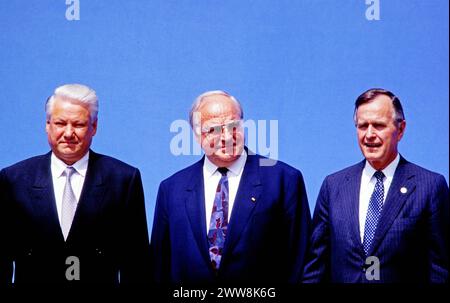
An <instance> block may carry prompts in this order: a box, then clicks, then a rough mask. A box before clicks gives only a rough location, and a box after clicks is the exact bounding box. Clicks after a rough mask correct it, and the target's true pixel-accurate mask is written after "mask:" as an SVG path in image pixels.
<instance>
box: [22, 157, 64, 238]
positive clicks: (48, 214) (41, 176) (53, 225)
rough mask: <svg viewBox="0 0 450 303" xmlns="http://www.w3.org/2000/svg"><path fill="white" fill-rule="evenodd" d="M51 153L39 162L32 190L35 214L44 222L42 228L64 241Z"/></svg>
mask: <svg viewBox="0 0 450 303" xmlns="http://www.w3.org/2000/svg"><path fill="white" fill-rule="evenodd" d="M50 156H51V152H50V153H47V154H46V155H45V156H44V157H43V158H42V159H41V160H39V161H40V162H39V164H38V168H37V169H36V174H35V179H34V182H33V184H32V185H31V188H30V193H31V201H32V207H33V213H34V214H35V218H37V219H38V220H42V222H41V226H45V229H46V230H47V232H48V233H49V234H53V236H54V237H55V238H59V240H61V241H64V238H63V235H62V231H61V227H60V224H59V219H58V212H57V210H56V202H55V194H54V190H53V181H52V173H51V169H50Z"/></svg>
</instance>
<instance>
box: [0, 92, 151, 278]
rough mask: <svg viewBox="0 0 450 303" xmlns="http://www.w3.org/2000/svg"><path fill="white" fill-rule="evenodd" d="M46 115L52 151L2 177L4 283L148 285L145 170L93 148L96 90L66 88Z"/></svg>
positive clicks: (0, 253)
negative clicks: (143, 182)
mask: <svg viewBox="0 0 450 303" xmlns="http://www.w3.org/2000/svg"><path fill="white" fill-rule="evenodd" d="M45 110H46V116H47V119H46V132H47V136H48V142H49V145H50V147H51V151H50V152H48V153H47V154H45V155H41V156H37V157H33V158H30V159H27V160H24V161H21V162H19V163H16V164H14V165H12V166H10V167H7V168H4V169H3V170H1V172H0V243H1V246H2V249H1V250H0V284H9V283H11V282H12V277H13V275H14V282H15V283H17V284H20V283H36V282H39V283H41V282H43V283H66V282H67V283H79V282H89V283H92V282H94V283H107V284H117V283H130V282H144V281H145V280H146V279H147V278H148V272H149V268H148V266H149V262H148V260H147V258H148V256H149V241H148V233H147V222H146V214H145V203H144V193H143V188H142V181H141V176H140V172H139V170H138V169H137V168H134V167H132V166H130V165H128V164H125V163H123V162H121V161H119V160H117V159H114V158H111V157H108V156H105V155H101V154H97V153H95V152H93V151H92V150H90V146H91V143H92V138H93V137H94V135H95V134H96V132H97V121H98V119H97V113H98V100H97V96H96V93H95V91H94V90H92V89H91V88H89V87H87V86H85V85H80V84H67V85H63V86H60V87H58V88H57V89H56V90H55V91H54V93H53V95H52V96H51V97H50V98H49V99H48V100H47V103H46V107H45Z"/></svg>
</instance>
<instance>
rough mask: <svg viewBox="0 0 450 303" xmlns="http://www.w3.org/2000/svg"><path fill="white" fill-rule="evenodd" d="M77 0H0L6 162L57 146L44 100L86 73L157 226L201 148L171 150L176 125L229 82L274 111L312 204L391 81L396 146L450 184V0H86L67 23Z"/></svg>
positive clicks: (109, 138) (106, 134)
mask: <svg viewBox="0 0 450 303" xmlns="http://www.w3.org/2000/svg"><path fill="white" fill-rule="evenodd" d="M73 2H74V1H70V0H69V1H68V3H69V4H66V1H65V0H40V1H27V0H8V1H6V0H1V2H0V128H1V131H0V168H3V167H6V166H9V165H11V164H13V163H15V162H18V161H20V160H22V159H25V158H28V157H31V156H34V155H37V154H43V153H45V152H47V151H48V150H49V147H48V143H47V138H46V134H45V129H44V127H45V113H44V102H45V100H46V98H47V97H48V96H49V95H50V94H51V93H52V91H53V90H54V88H55V87H56V86H59V85H61V84H65V83H73V82H79V83H84V84H87V85H89V86H91V87H93V88H94V89H95V90H96V91H97V94H98V96H99V99H100V113H99V124H98V132H97V135H96V137H95V138H94V142H93V145H92V148H93V149H94V150H95V151H97V152H99V153H104V154H108V155H111V156H114V157H116V158H119V159H121V160H123V161H125V162H127V163H129V164H131V165H134V166H136V167H138V168H139V169H140V170H141V173H142V177H143V183H144V188H145V195H146V206H147V215H148V222H149V228H150V229H151V225H152V221H153V209H154V203H155V199H156V194H157V190H158V185H159V183H160V181H161V180H163V179H164V178H166V177H168V176H170V175H171V174H172V173H174V172H176V171H177V170H179V169H181V168H183V167H185V166H187V165H189V164H191V163H193V162H194V161H197V160H198V159H199V157H200V156H198V155H183V156H174V155H173V154H172V153H171V150H170V142H171V140H172V139H173V138H174V136H175V135H176V133H173V132H171V131H170V125H171V123H172V122H173V121H175V120H178V119H187V115H188V111H189V108H190V105H191V103H192V101H193V99H194V98H195V97H196V96H197V95H199V94H200V93H202V92H204V91H206V90H212V89H223V90H226V91H228V92H229V93H231V94H233V95H234V96H236V97H237V98H238V99H239V100H240V101H241V102H242V105H243V107H244V111H245V118H246V119H252V120H266V121H269V120H277V121H278V151H279V153H278V158H279V159H280V160H282V161H284V162H287V163H288V164H290V165H292V166H294V167H296V168H298V169H300V170H301V171H302V172H303V174H304V177H305V181H306V187H307V192H308V196H309V199H310V206H311V210H313V208H314V206H315V201H316V197H317V194H318V191H319V188H320V185H321V183H322V181H323V179H324V177H325V176H326V175H327V174H330V173H332V172H334V171H336V170H339V169H341V168H344V167H346V166H348V165H351V164H353V163H355V162H357V161H360V160H361V159H362V156H361V152H360V150H359V148H358V145H357V141H356V131H355V128H354V125H353V121H352V114H353V104H354V100H355V98H356V97H357V96H358V95H359V94H360V93H362V92H363V91H365V90H366V89H368V88H370V87H383V88H387V89H390V90H392V91H393V92H394V93H396V94H397V95H398V96H399V98H400V100H402V102H403V105H404V109H405V114H406V119H407V128H406V134H405V137H404V138H403V140H402V142H401V143H400V152H401V153H402V154H403V156H405V157H406V158H407V159H408V160H410V161H413V162H415V163H417V164H419V165H422V166H425V167H426V168H428V169H431V170H434V171H437V172H439V173H442V174H443V175H444V176H445V177H446V179H447V182H448V176H449V173H448V167H449V141H448V140H449V139H448V138H449V116H448V115H449V109H448V107H449V85H448V83H449V40H448V37H449V16H448V11H449V10H448V9H449V8H448V6H449V2H448V1H447V0H428V1H423V0H379V1H375V0H373V1H367V2H368V4H366V0H346V1H333V0H315V1H311V0H290V1H287V0H277V1H269V0H259V1H250V0H248V1H242V0H225V1H223V0H222V1H218V0H202V1H200V0H198V1H194V0H190V1H189V0H177V1H174V0H172V1H171V0H159V1H157V0H154V1H144V0H142V1H140V0H127V1H125V0H124V1H119V0H109V1H108V0H80V1H79V3H80V6H79V11H78V12H79V20H73V21H69V20H68V19H67V18H66V11H67V13H68V14H69V16H68V17H69V19H71V18H74V17H77V16H76V13H77V11H76V10H74V7H73ZM75 2H76V1H75ZM71 3H72V4H71ZM378 3H379V18H378V19H379V20H369V19H370V18H369V19H368V18H367V16H366V13H368V14H369V15H370V14H371V13H375V14H372V15H373V16H375V17H377V16H376V13H377V11H374V10H372V9H375V8H376V7H375V6H374V5H377V4H378ZM367 10H369V11H368V12H367ZM71 16H74V17H71ZM369 17H370V16H369Z"/></svg>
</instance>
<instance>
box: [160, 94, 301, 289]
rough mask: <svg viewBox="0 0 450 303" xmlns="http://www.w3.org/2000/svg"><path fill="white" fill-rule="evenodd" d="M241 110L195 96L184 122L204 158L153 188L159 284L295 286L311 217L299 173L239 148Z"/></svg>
mask: <svg viewBox="0 0 450 303" xmlns="http://www.w3.org/2000/svg"><path fill="white" fill-rule="evenodd" d="M242 118H243V111H242V107H241V105H240V104H239V102H238V101H237V100H236V99H235V98H234V97H232V96H231V95H229V94H227V93H225V92H223V91H211V92H206V93H204V94H202V95H200V96H199V97H198V98H197V99H196V101H195V102H194V104H193V106H192V109H191V112H190V121H191V126H192V128H193V131H194V134H195V136H196V138H197V140H198V142H199V144H200V145H201V147H202V149H203V151H204V152H205V155H206V156H205V157H203V158H202V159H201V160H200V161H198V162H197V163H195V164H193V165H192V166H189V167H187V168H185V169H183V170H181V171H179V172H178V173H176V174H174V175H173V176H171V177H169V178H168V179H166V180H164V181H163V182H162V183H161V185H160V188H159V192H158V197H157V202H156V210H155V218H154V223H153V231H152V237H151V247H152V255H153V267H154V277H155V280H156V282H158V283H203V284H205V283H207V284H209V283H215V282H219V281H220V282H221V283H224V282H225V283H226V282H234V283H240V282H247V283H249V282H278V283H289V282H290V283H294V282H298V281H299V278H300V275H301V271H302V268H303V258H304V254H305V252H306V248H307V243H308V232H309V223H310V212H309V206H308V201H307V196H306V192H305V185H304V181H303V177H302V174H301V173H300V171H298V170H297V169H295V168H293V167H290V166H288V165H287V164H285V163H282V162H280V161H273V160H272V161H270V159H267V158H264V157H261V156H258V155H253V154H251V152H250V151H249V150H248V149H247V148H245V147H244V131H243V125H242Z"/></svg>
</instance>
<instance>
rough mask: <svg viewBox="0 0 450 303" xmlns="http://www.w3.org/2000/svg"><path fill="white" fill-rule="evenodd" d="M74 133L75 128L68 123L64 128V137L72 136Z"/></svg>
mask: <svg viewBox="0 0 450 303" xmlns="http://www.w3.org/2000/svg"><path fill="white" fill-rule="evenodd" d="M73 134H74V128H73V127H72V125H71V124H67V125H66V127H65V128H64V137H67V138H71V137H72V136H73Z"/></svg>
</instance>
